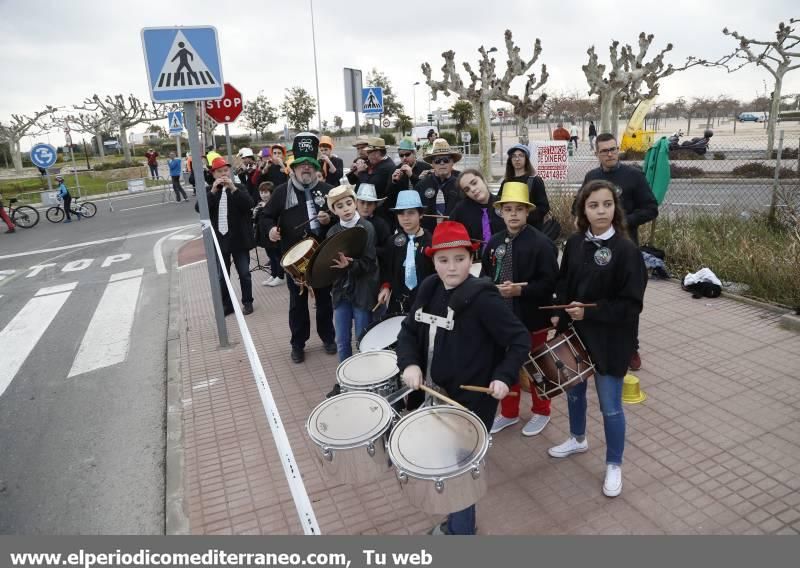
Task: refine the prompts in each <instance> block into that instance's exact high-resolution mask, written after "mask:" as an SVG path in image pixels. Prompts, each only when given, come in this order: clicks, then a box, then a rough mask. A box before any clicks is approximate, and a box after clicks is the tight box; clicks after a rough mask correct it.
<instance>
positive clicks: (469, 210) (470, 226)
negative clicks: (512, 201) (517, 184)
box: [450, 194, 506, 241]
mask: <svg viewBox="0 0 800 568" xmlns="http://www.w3.org/2000/svg"><path fill="white" fill-rule="evenodd" d="M495 201H497V198H496V197H495V196H494V195H491V194H489V203H488V204H487V205H485V206H484V205H481V204H480V203H478V202H477V201H475V200H473V199H470V198H469V197H464V199H462V200H461V201H459V203H458V205H456V206H455V208H454V209H453V212H452V213H451V214H450V220H451V221H458V222H459V223H461V224H463V225H464V226H465V227H466V228H467V232H468V233H469V238H471V239H475V240H478V241H483V210H484V209H487V210H488V213H489V229H490V230H491V233H492V235H494V234H495V233H499V232H500V231H504V230H505V228H506V224H505V223H504V222H503V218H502V217H500V215H498V214H497V209H495V208H494V203H495Z"/></svg>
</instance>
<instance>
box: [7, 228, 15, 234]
mask: <svg viewBox="0 0 800 568" xmlns="http://www.w3.org/2000/svg"><path fill="white" fill-rule="evenodd" d="M16 232H17V230H16V229H15V228H14V227H11V228H10V229H9V230H8V231H6V234H9V233H16Z"/></svg>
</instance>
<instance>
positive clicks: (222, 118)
mask: <svg viewBox="0 0 800 568" xmlns="http://www.w3.org/2000/svg"><path fill="white" fill-rule="evenodd" d="M241 112H242V93H240V92H239V91H237V90H236V87H234V86H233V85H231V84H230V83H225V96H224V97H222V98H221V99H218V100H216V101H206V113H207V114H208V116H210V117H211V118H213V119H214V120H216V121H217V122H219V123H220V124H225V123H227V122H233V121H235V120H236V119H237V118H238V116H239V115H240V114H241Z"/></svg>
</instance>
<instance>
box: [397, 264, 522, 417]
mask: <svg viewBox="0 0 800 568" xmlns="http://www.w3.org/2000/svg"><path fill="white" fill-rule="evenodd" d="M448 305H449V306H450V307H452V308H453V310H454V312H455V315H454V319H455V327H454V328H453V330H452V331H446V330H444V329H439V330H438V331H437V334H436V340H435V344H434V345H435V347H434V354H433V363H432V368H431V370H430V377H431V379H432V380H433V382H434V383H436V384H437V385H439V386H440V387H442V388H443V389H444V390H445V391H446V392H447V395H448V396H449V397H450V398H452V399H454V400H455V401H456V402H459V403H461V404H463V405H464V406H466V407H467V408H468V409H470V410H471V411H473V412H474V413H476V414H477V415H478V416H479V417H480V418H481V420H483V422H484V424H486V426H487V428H490V427H491V424H492V421H493V420H494V415H495V412H496V410H497V400H495V399H494V398H492V397H491V396H488V395H486V394H483V393H476V392H470V391H465V390H462V389H461V388H459V385H475V386H481V387H487V386H489V384H490V383H491V382H492V381H493V380H500V381H503V382H504V383H506V384H507V385H508V386H509V387H510V386H513V385H514V384H516V383H517V380H518V373H519V370H520V368H521V367H522V364H523V363H524V362H525V360H526V359H527V357H528V352H529V349H530V336H529V335H528V331H527V330H526V329H525V326H523V325H522V322H520V321H519V319H517V318H516V317H514V314H513V313H512V312H511V310H510V309H509V307H508V305H506V303H505V301H503V298H502V297H501V296H500V293H499V292H498V291H497V288H496V287H495V286H494V284H491V283H490V282H489V281H487V280H486V279H482V278H475V277H473V276H469V277H467V279H466V280H465V281H464V282H463V283H462V284H461V285H460V286H458V287H457V288H455V289H453V290H446V289H445V287H444V285H443V284H442V281H441V280H440V279H439V276H438V275H433V276H430V277H428V278H427V279H425V281H424V282H423V283H422V284H421V285H420V289H419V292H418V293H417V299H416V301H415V302H414V305H413V306H412V308H411V311H410V312H409V314H408V316H407V317H406V318H405V320H403V324H402V327H401V329H400V334H399V335H398V337H397V348H396V353H397V366H398V367H399V368H400V372H401V373H402V372H403V370H404V369H405V368H406V367H408V366H409V365H419V367H420V368H421V369H422V371H423V373H425V371H426V367H427V359H428V329H429V328H428V326H427V325H426V324H423V323H420V322H416V321H414V312H416V310H417V309H418V308H423V311H424V312H426V313H429V314H434V315H437V316H446V315H447V307H448Z"/></svg>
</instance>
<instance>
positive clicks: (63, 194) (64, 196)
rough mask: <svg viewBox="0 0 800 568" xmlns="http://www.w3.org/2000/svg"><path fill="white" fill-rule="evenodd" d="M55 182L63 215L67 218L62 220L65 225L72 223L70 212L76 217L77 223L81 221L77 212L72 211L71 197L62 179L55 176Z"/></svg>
mask: <svg viewBox="0 0 800 568" xmlns="http://www.w3.org/2000/svg"><path fill="white" fill-rule="evenodd" d="M56 182H57V183H58V198H59V199H60V200H61V201H63V202H64V215H66V216H67V218H66V219H64V222H65V223H72V219H71V218H70V216H69V214H70V212H72V213H75V215H77V216H78V221H80V220H81V214H80V213H78V212H77V211H71V210H72V195H70V193H69V190H68V189H67V186H66V184H64V178H63V177H61V176H56Z"/></svg>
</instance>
